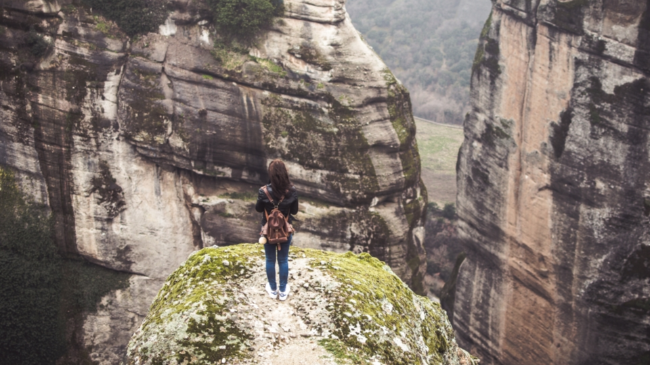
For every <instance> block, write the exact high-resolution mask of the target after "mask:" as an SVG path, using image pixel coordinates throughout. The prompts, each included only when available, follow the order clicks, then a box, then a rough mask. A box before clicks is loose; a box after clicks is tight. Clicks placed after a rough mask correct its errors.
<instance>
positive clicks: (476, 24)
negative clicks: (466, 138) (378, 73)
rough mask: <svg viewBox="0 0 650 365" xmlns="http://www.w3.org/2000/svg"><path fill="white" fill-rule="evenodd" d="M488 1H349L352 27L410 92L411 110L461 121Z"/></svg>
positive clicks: (465, 110)
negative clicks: (353, 26)
mask: <svg viewBox="0 0 650 365" xmlns="http://www.w3.org/2000/svg"><path fill="white" fill-rule="evenodd" d="M491 6H492V3H491V2H490V0H348V1H347V5H346V7H347V10H348V12H349V13H350V16H351V17H352V22H353V23H354V25H355V27H356V28H357V30H359V31H360V32H361V33H362V34H363V36H364V38H365V39H366V41H368V43H369V44H370V45H371V46H372V47H373V48H374V49H375V51H376V52H377V53H378V54H379V55H380V56H381V57H382V58H383V60H384V62H386V64H387V65H388V66H389V67H390V69H391V70H392V71H393V73H394V74H395V76H397V78H399V79H400V81H402V83H404V84H405V85H406V87H407V88H408V89H409V90H410V91H411V98H412V101H413V114H415V115H416V116H418V117H421V118H425V119H430V120H435V121H438V122H442V123H451V124H461V123H462V122H463V119H464V115H465V113H466V112H467V111H468V105H469V83H470V77H471V71H472V62H473V59H474V54H475V52H476V46H477V44H478V37H479V35H480V33H481V29H482V27H483V23H484V22H485V20H486V19H487V18H488V16H489V13H490V8H491Z"/></svg>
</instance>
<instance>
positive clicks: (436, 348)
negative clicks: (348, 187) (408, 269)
mask: <svg viewBox="0 0 650 365" xmlns="http://www.w3.org/2000/svg"><path fill="white" fill-rule="evenodd" d="M290 260H291V262H290V265H291V279H290V285H291V295H290V297H289V298H288V300H287V301H284V302H280V301H278V300H277V299H275V300H274V299H271V298H269V296H268V294H267V293H266V291H265V290H264V285H265V283H266V272H265V269H264V253H263V251H262V250H260V247H259V245H239V246H233V247H225V248H219V249H214V248H206V249H204V250H202V251H199V252H196V253H194V254H192V255H191V256H190V257H189V258H188V260H187V261H186V262H185V263H184V264H183V265H181V267H180V268H178V270H176V271H175V272H174V273H173V274H172V275H171V276H170V277H169V279H168V280H167V281H166V282H165V284H164V285H163V288H162V289H161V291H160V293H158V296H157V297H156V300H155V301H154V303H153V304H152V306H151V311H150V312H149V314H148V316H147V318H146V319H145V321H144V322H143V323H142V326H141V327H140V328H139V329H138V330H137V331H136V332H135V334H134V335H133V338H132V339H131V341H130V342H129V350H128V355H129V358H128V364H132V365H133V364H160V363H165V364H181V363H182V364H215V363H221V362H224V363H228V364H249V363H264V364H267V363H273V364H286V365H298V364H307V363H315V362H317V363H321V364H322V363H325V364H332V365H333V364H337V363H339V364H340V363H354V364H395V365H397V364H404V365H406V364H408V365H411V364H445V365H452V364H453V365H461V364H463V365H477V364H478V361H477V360H476V359H475V358H473V357H472V356H470V355H469V354H468V353H467V352H466V351H464V350H463V349H461V348H459V347H458V346H457V344H456V340H455V339H454V331H453V329H452V327H451V323H449V321H448V320H447V316H446V314H445V313H444V311H443V310H442V309H440V306H439V305H438V304H436V303H433V302H431V301H430V300H429V299H427V298H425V297H421V296H418V295H416V294H414V293H413V292H412V291H411V290H410V289H409V288H408V287H407V286H406V285H405V284H404V283H403V282H402V281H401V280H400V279H399V278H398V277H397V276H396V275H395V274H393V272H392V271H391V269H390V268H388V266H386V265H385V264H384V263H382V262H381V261H379V260H377V259H375V258H373V257H371V256H370V255H368V254H367V253H362V254H361V255H358V256H357V255H354V254H352V253H350V252H348V253H346V254H335V253H330V252H323V251H318V250H312V249H297V248H294V249H292V251H291V253H290ZM328 352H329V353H328Z"/></svg>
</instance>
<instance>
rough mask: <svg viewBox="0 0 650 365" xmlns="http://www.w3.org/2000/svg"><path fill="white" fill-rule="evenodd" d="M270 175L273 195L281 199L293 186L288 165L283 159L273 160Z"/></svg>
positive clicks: (270, 165)
mask: <svg viewBox="0 0 650 365" xmlns="http://www.w3.org/2000/svg"><path fill="white" fill-rule="evenodd" d="M269 177H270V178H271V187H272V188H273V195H275V197H276V198H278V199H281V198H282V197H283V196H284V195H285V194H286V193H287V192H288V191H289V188H291V186H292V184H291V180H289V173H288V172H287V167H286V166H285V165H284V162H282V160H278V159H276V160H273V161H271V164H269Z"/></svg>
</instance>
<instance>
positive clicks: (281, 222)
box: [260, 186, 294, 250]
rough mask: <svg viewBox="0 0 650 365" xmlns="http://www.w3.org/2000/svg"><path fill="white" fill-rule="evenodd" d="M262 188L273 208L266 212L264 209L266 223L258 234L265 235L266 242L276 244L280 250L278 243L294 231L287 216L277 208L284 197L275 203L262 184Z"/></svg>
mask: <svg viewBox="0 0 650 365" xmlns="http://www.w3.org/2000/svg"><path fill="white" fill-rule="evenodd" d="M262 190H264V193H265V194H266V197H267V198H269V201H270V202H271V204H273V210H271V213H267V212H266V209H264V215H265V216H266V224H265V225H264V227H262V232H260V234H261V235H262V236H266V239H267V243H268V244H272V245H273V244H277V245H278V250H281V248H280V244H281V243H284V242H287V241H288V240H289V235H291V234H292V233H293V232H294V229H293V226H292V225H291V223H289V217H288V216H287V217H285V216H284V214H282V212H281V211H280V209H279V206H280V203H282V201H283V200H284V197H282V199H280V201H279V202H278V203H277V204H275V202H274V201H273V198H272V197H271V194H269V191H268V189H267V188H266V186H263V187H262Z"/></svg>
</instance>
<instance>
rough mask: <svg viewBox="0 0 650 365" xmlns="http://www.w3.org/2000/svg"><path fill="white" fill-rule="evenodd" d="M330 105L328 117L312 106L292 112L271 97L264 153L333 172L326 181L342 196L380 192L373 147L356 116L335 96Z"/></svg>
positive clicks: (268, 104) (265, 131) (264, 119)
mask: <svg viewBox="0 0 650 365" xmlns="http://www.w3.org/2000/svg"><path fill="white" fill-rule="evenodd" d="M326 100H327V101H328V107H327V108H326V109H325V110H326V111H325V112H323V110H322V109H320V108H316V107H314V106H312V105H309V104H303V105H301V106H299V107H297V108H296V107H293V108H288V107H285V106H284V105H282V102H281V101H279V100H278V99H277V98H273V97H269V98H268V99H267V102H266V104H267V106H268V109H267V112H266V113H265V115H264V117H263V119H262V125H263V127H264V133H263V135H264V144H265V149H266V150H267V151H268V153H269V155H271V156H278V157H281V158H283V159H285V160H289V161H296V162H299V163H300V164H301V165H303V166H305V167H307V168H312V169H322V170H328V171H332V172H334V173H332V174H329V175H327V176H326V181H327V183H328V184H329V185H330V186H331V188H332V189H334V190H336V191H339V192H341V193H343V194H353V195H359V196H361V195H367V194H372V193H373V192H376V191H378V190H379V183H378V181H377V176H376V172H375V168H374V165H373V164H372V161H371V159H370V156H369V154H368V151H369V149H370V146H369V145H368V141H367V140H366V138H365V136H364V134H363V131H362V130H361V126H360V125H359V123H358V122H357V120H356V119H355V112H354V110H353V109H351V108H350V107H348V106H347V105H345V104H344V103H342V102H341V101H339V100H337V99H336V98H334V97H333V96H332V95H327V96H326Z"/></svg>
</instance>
